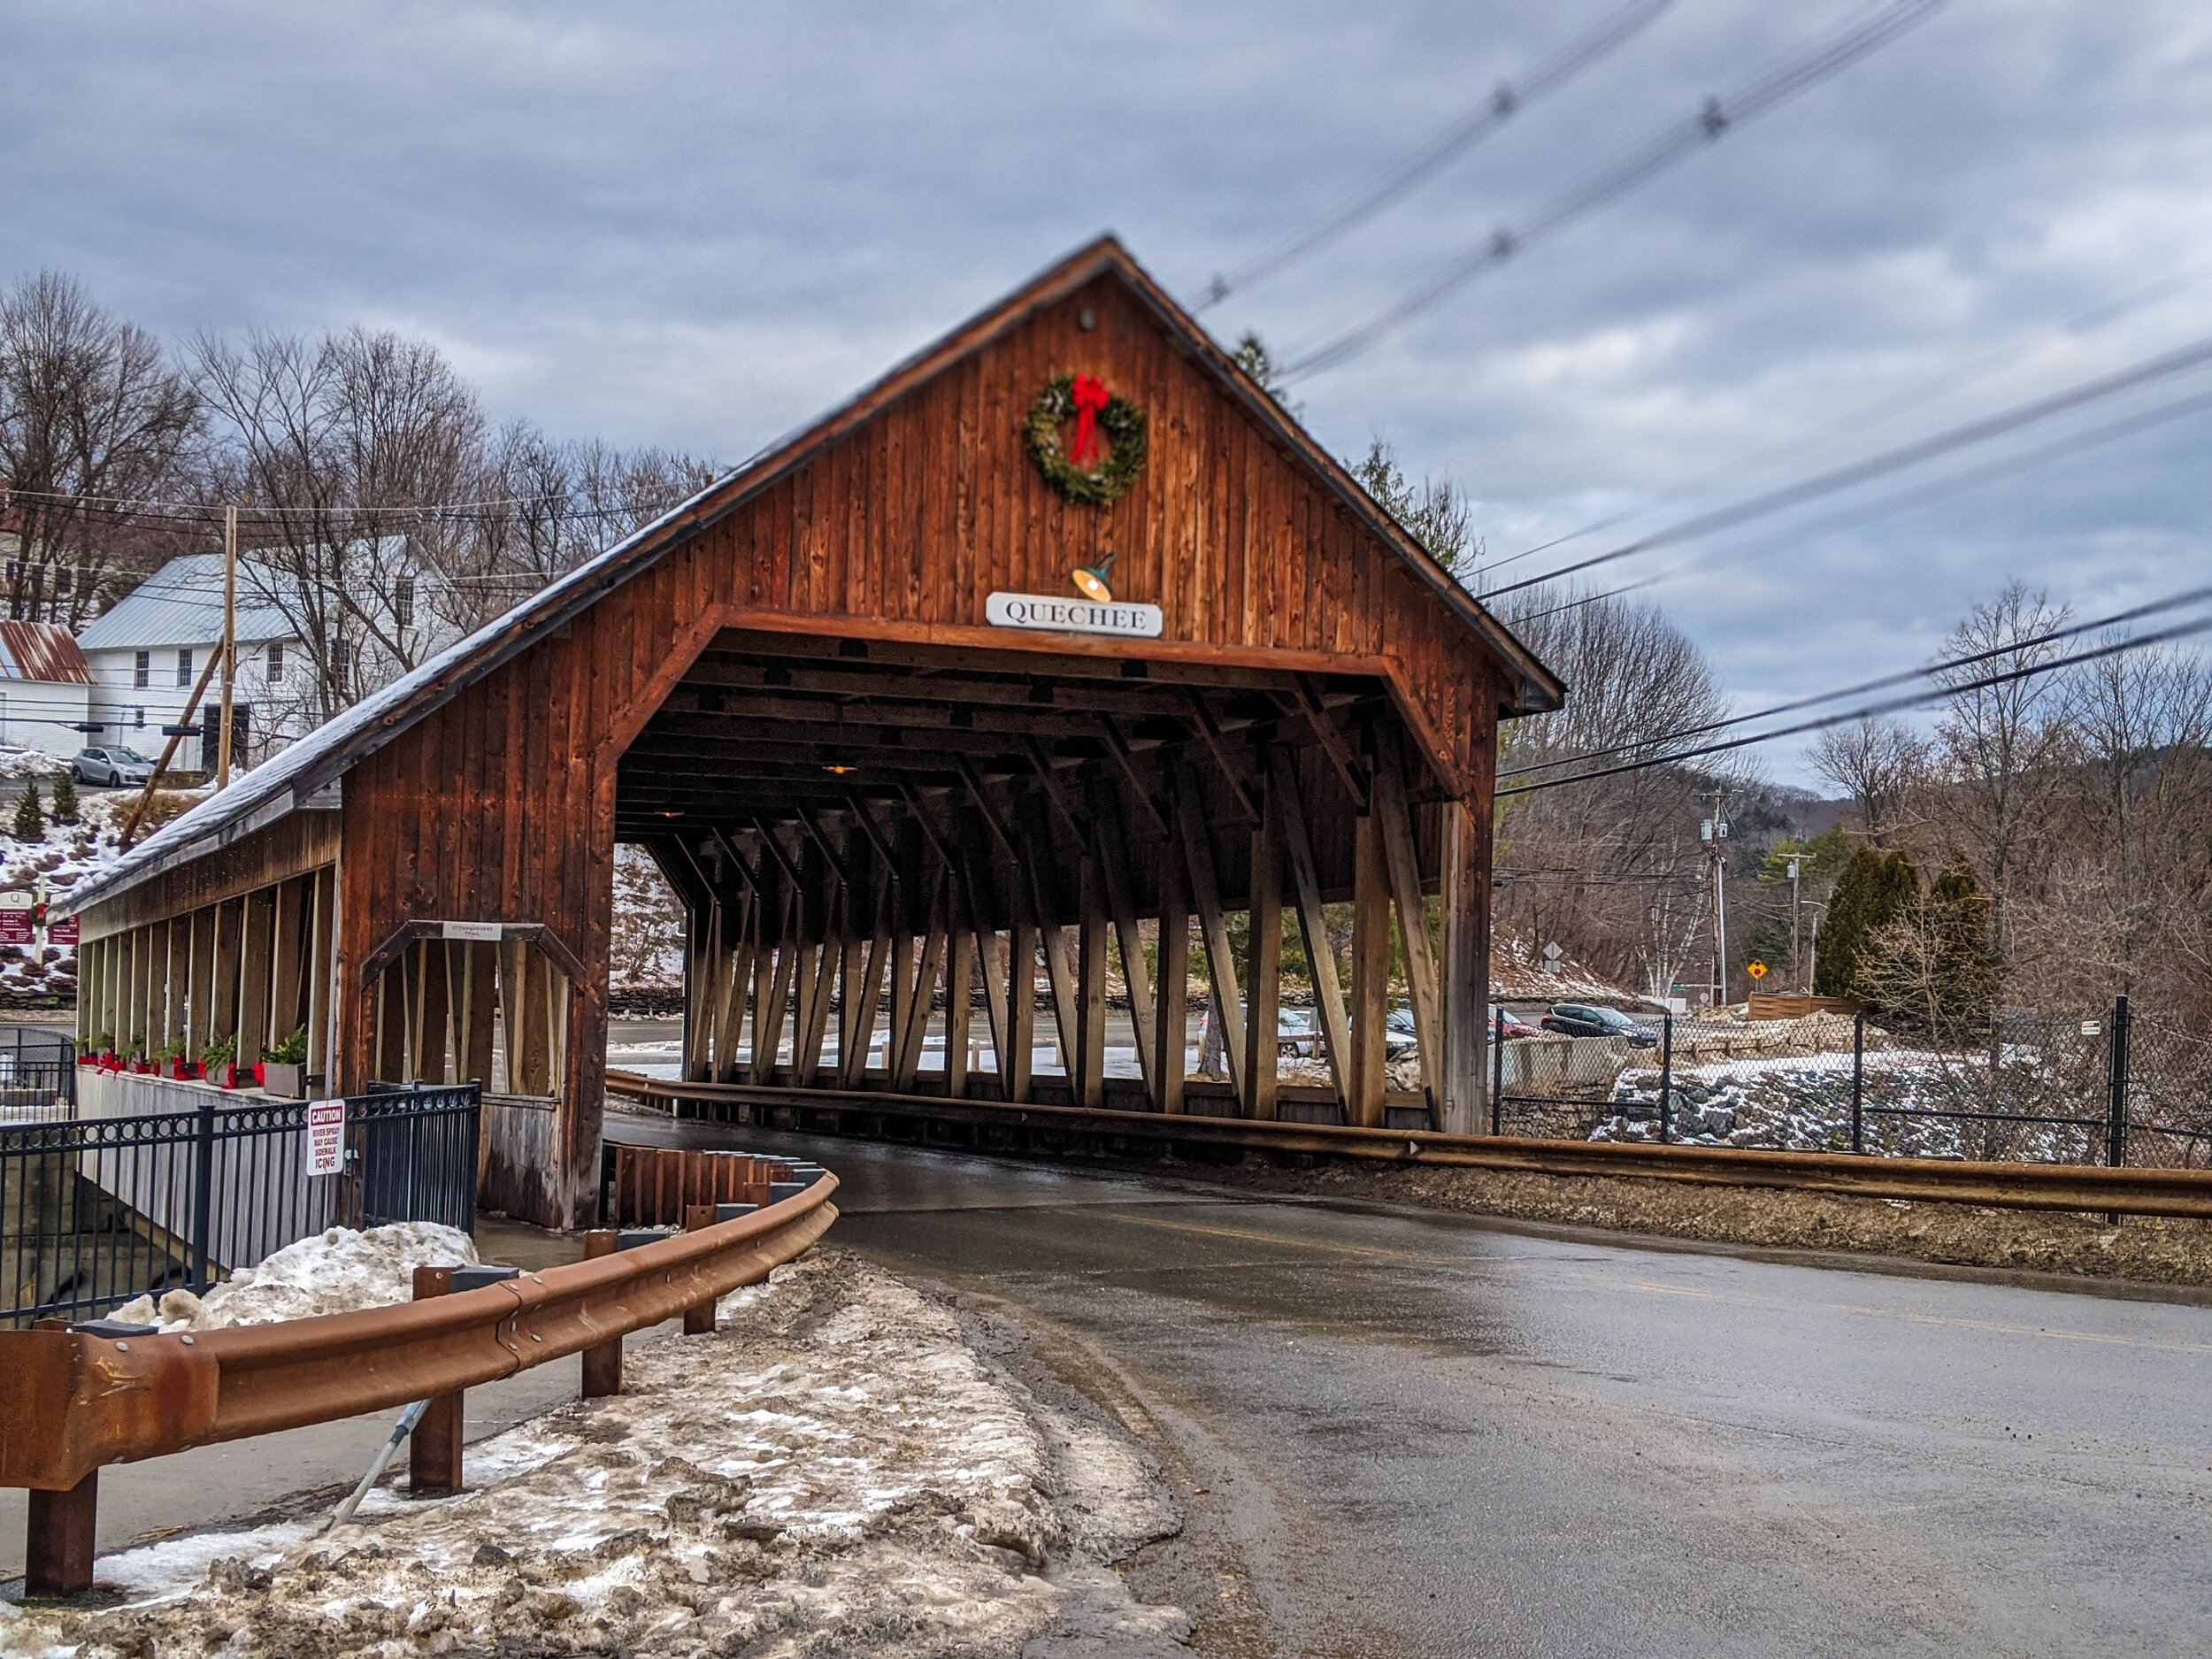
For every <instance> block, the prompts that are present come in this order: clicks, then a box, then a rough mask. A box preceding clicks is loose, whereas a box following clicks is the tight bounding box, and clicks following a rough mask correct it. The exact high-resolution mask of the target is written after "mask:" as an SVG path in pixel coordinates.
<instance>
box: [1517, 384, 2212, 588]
mask: <svg viewBox="0 0 2212 1659" xmlns="http://www.w3.org/2000/svg"><path fill="white" fill-rule="evenodd" d="M2206 411H2212V392H2202V393H2198V394H2196V395H2194V396H2189V397H2183V398H2177V399H2176V400H2175V401H2174V402H2172V403H2161V404H2159V405H2157V406H2156V407H2155V408H2153V409H2147V410H2143V411H2139V412H2137V413H2135V414H2132V415H2129V416H2126V417H2124V418H2123V419H2119V420H2115V421H2108V422H2107V423H2106V424H2105V425H2103V426H2096V427H2093V428H2091V429H2090V430H2089V431H2086V432H2080V433H2075V434H2070V436H2068V437H2065V438H2062V439H2059V440H2057V441H2056V442H2052V443H2047V444H2043V445H2040V446H2039V447H2037V448H2035V449H2025V450H2023V451H2021V452H2020V453H2019V454H2016V455H2008V456H2004V457H2000V458H1999V459H1997V460H1994V461H1991V462H1987V463H1985V464H1984V465H1980V466H1977V467H1971V468H1969V469H1967V470H1966V471H1964V472H1955V473H1952V474H1951V475H1949V476H1948V477H1946V478H1939V479H1936V480H1932V481H1930V482H1928V483H1925V484H1917V485H1914V486H1912V487H1911V488H1907V489H1902V490H1899V491H1897V492H1895V493H1893V494H1892V495H1885V496H1883V497H1882V498H1881V499H1879V500H1878V501H1874V502H1870V503H1864V504H1863V505H1861V506H1856V507H1852V508H1848V509H1847V510H1844V511H1839V512H1834V513H1831V514H1829V515H1828V516H1827V517H1826V518H1817V519H1815V520H1813V521H1812V522H1811V523H1809V524H1803V525H1797V526H1792V527H1790V528H1789V529H1788V530H1786V531H1781V532H1776V533H1773V534H1768V535H1766V536H1763V537H1762V538H1760V539H1758V540H1755V541H1751V542H1749V543H1744V544H1738V545H1736V546H1733V547H1727V548H1722V549H1717V550H1715V551H1713V552H1711V553H1707V554H1694V555H1692V556H1691V557H1688V558H1686V559H1683V560H1681V561H1679V562H1678V563H1676V564H1674V565H1669V566H1668V567H1667V568H1666V569H1664V570H1663V571H1655V572H1652V573H1651V574H1650V575H1648V576H1645V577H1641V578H1640V579H1638V580H1635V581H1632V582H1623V583H1622V584H1621V585H1620V586H1619V587H1617V588H1601V589H1599V590H1597V591H1595V592H1593V593H1586V594H1578V595H1576V596H1575V597H1574V598H1572V599H1568V600H1564V601H1563V602H1562V603H1558V604H1555V605H1551V606H1548V607H1547V608H1546V609H1544V610H1542V611H1511V612H1509V613H1508V614H1507V615H1506V618H1505V619H1506V621H1507V623H1508V625H1509V626H1514V627H1525V626H1528V625H1529V624H1530V623H1532V622H1540V621H1542V620H1544V619H1545V618H1548V617H1555V616H1559V615H1562V614H1563V613H1564V612H1566V611H1579V610H1580V609H1582V608H1583V607H1584V606H1585V605H1594V604H1601V603H1604V602H1605V601H1606V600H1608V599H1617V598H1619V597H1620V596H1621V595H1624V594H1632V593H1640V592H1641V591H1643V590H1644V589H1645V588H1655V587H1657V586H1658V585H1659V584H1660V583H1662V582H1665V581H1671V580H1673V579H1674V578H1676V577H1678V576H1680V575H1682V574H1684V573H1685V572H1688V571H1690V570H1693V569H1696V568H1698V567H1701V566H1704V567H1710V566H1712V565H1725V564H1728V563H1731V562H1732V561H1734V560H1737V559H1741V558H1745V557H1751V556H1753V555H1755V554H1760V553H1763V552H1764V553H1770V552H1772V551H1773V550H1774V549H1778V548H1783V547H1787V548H1790V549H1800V548H1802V547H1803V546H1804V545H1805V544H1806V543H1807V542H1809V541H1816V540H1818V539H1819V538H1820V537H1822V536H1825V535H1832V534H1835V533H1836V532H1837V531H1839V530H1847V529H1851V528H1855V527H1856V526H1860V525H1863V524H1866V523H1869V522H1870V521H1872V520H1874V519H1876V518H1886V517H1887V516H1888V515H1890V514H1892V513H1895V512H1903V511H1909V510H1910V509H1912V508H1915V507H1921V506H1925V505H1927V504H1928V503H1930V502H1933V501H1940V500H1943V499H1944V498H1946V497H1947V496H1951V495H1958V494H1960V493H1962V491H1965V490H1969V489H1972V488H1976V487H1978V486H1979V485H1982V484H1986V483H1988V482H1990V481H1991V480H1994V479H1999V478H2005V477H2008V476H2010V475H2012V474H2014V473H2017V472H2027V471H2029V470H2031V469H2032V468H2035V467H2039V466H2045V465H2050V464H2051V463H2053V462H2056V461H2062V460H2066V459H2069V458H2070V457H2074V456H2076V455H2078V454H2080V453H2082V452H2083V451H2085V450H2086V449H2093V448H2095V447H2096V446H2098V445H2100V444H2104V443H2110V442H2114V441H2115V440H2116V439H2120V438H2124V437H2131V436H2133V435H2134V434H2137V433H2139V432H2144V431H2147V430H2148V429H2150V428H2151V427H2154V426H2163V425H2165V424H2167V423H2168V422H2170V421H2174V420H2179V419H2185V417H2187V416H2190V415H2199V414H2203V413H2205V412H2206ZM1493 568H1494V567H1493ZM1501 591H1502V590H1501Z"/></svg>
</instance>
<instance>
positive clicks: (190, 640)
mask: <svg viewBox="0 0 2212 1659" xmlns="http://www.w3.org/2000/svg"><path fill="white" fill-rule="evenodd" d="M246 563H247V562H246V561H245V560H243V559H241V560H240V561H239V578H238V637H239V639H240V640H241V641H243V642H245V643H247V644H259V643H261V642H262V641H267V640H289V639H293V638H296V636H297V634H298V630H297V629H296V628H295V627H294V626H292V624H291V623H290V621H289V620H288V619H287V618H286V617H285V615H284V612H283V611H280V610H279V609H277V607H276V606H274V605H273V604H271V603H269V602H268V601H267V600H265V599H264V598H262V597H261V596H260V595H258V594H257V593H256V592H255V591H254V583H253V581H252V580H251V579H250V576H249V574H248V572H247V570H246ZM262 580H264V581H265V582H267V583H269V584H271V585H273V584H274V583H275V581H277V580H279V578H277V577H276V576H275V574H274V573H273V572H272V573H270V574H268V575H265V576H264V577H263V578H262ZM222 637H223V556H222V555H221V554H220V553H185V554H181V555H180V556H179V557H175V558H173V559H171V560H170V561H169V562H168V563H167V564H166V565H163V566H162V567H161V568H160V569H159V570H157V571H156V572H154V573H153V574H152V575H151V576H149V577H148V578H147V579H146V580H144V581H142V582H141V583H139V585H138V586H137V587H135V588H133V589H131V591H130V592H129V594H127V595H125V597H124V598H123V599H122V600H120V601H119V603H117V604H116V605H115V606H114V607H113V608H112V609H111V610H109V611H106V612H104V614H102V615H100V616H98V617H96V618H93V620H92V621H90V622H88V623H87V624H86V625H85V626H84V629H83V631H82V632H81V633H80V634H78V635H77V643H78V645H79V646H80V647H81V648H82V649H85V650H88V651H111V650H119V649H120V650H132V649H138V650H144V649H149V648H151V647H156V646H163V645H178V646H183V645H214V644H216V643H218V642H219V641H220V640H221V639H222Z"/></svg>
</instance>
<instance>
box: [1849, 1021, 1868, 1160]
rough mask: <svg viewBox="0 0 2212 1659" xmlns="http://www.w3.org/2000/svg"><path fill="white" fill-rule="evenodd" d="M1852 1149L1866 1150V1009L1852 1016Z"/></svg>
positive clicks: (1857, 1150) (1855, 1150)
mask: <svg viewBox="0 0 2212 1659" xmlns="http://www.w3.org/2000/svg"><path fill="white" fill-rule="evenodd" d="M1851 1149H1852V1150H1853V1151H1854V1152H1863V1151H1865V1150H1866V1010H1864V1009H1861V1010H1859V1011H1858V1012H1857V1013H1856V1014H1855V1015H1853V1016H1852V1018H1851Z"/></svg>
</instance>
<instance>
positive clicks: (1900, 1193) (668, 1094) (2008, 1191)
mask: <svg viewBox="0 0 2212 1659" xmlns="http://www.w3.org/2000/svg"><path fill="white" fill-rule="evenodd" d="M607 1089H608V1092H609V1093H611V1094H624V1095H627V1096H629V1097H631V1098H633V1099H637V1100H642V1101H649V1102H676V1101H720V1102H750V1103H754V1104H758V1105H773V1106H787V1107H797V1108H801V1109H803V1110H809V1111H832V1112H857V1113H863V1114H867V1115H870V1116H878V1117H890V1118H908V1119H913V1120H918V1121H935V1122H941V1123H960V1124H969V1125H995V1126H999V1127H1003V1128H1015V1129H1027V1130H1033V1131H1044V1132H1048V1133H1063V1134H1091V1135H1098V1136H1104V1137H1110V1138H1119V1139H1124V1140H1133V1141H1152V1142H1155V1143H1158V1142H1166V1143H1171V1144H1174V1143H1181V1144H1192V1145H1212V1146H1233V1147H1243V1148H1256V1149H1262V1150H1268V1151H1277V1152H1303V1153H1317V1154H1320V1155H1322V1156H1329V1157H1344V1158H1363V1159H1368V1160H1372V1161H1379V1162H1382V1163H1389V1164H1442V1165H1448V1166H1455V1167H1460V1168H1467V1169H1486V1170H1506V1171H1522V1172H1525V1173H1531V1174H1540V1175H1571V1176H1594V1175H1595V1176H1622V1177H1628V1178H1632V1179H1640V1180H1668V1181H1694V1182H1701V1183H1703V1184H1705V1185H1708V1186H1722V1187H1783V1188H1789V1189H1794V1190H1797V1191H1802V1192H1824V1193H1840V1194H1853V1195H1855V1196H1858V1197H1863V1198H1896V1199H1904V1200H1908V1201H1912V1202H1938V1203H1956V1204H1978V1205H1986V1206H1990V1207H1993V1208H2001V1209H2013V1210H2094V1211H2102V1212H2108V1213H2115V1214H2124V1215H2137V1216H2180V1217H2194V1218H2196V1219H2200V1220H2204V1219H2212V1171H2207V1170H2160V1169H2135V1168H2124V1169H2107V1168H2102V1167H2099V1166H2095V1165H2088V1164H1976V1163H1965V1162H1959V1161H1953V1160H1949V1159H1939V1158H1886V1157H1875V1156H1866V1155H1864V1154H1859V1153H1847V1152H1841V1153H1839V1152H1777V1151H1766V1150H1756V1149H1753V1148H1742V1147H1697V1146H1684V1145H1681V1144H1679V1143H1676V1144H1671V1145H1656V1144H1651V1143H1641V1144H1639V1143H1634V1142H1623V1141H1543V1140H1532V1139H1524V1138H1522V1137H1518V1136H1512V1135H1453V1134H1440V1133H1437V1132H1435V1131H1433V1130H1425V1129H1361V1128H1349V1127H1346V1126H1343V1125H1335V1124H1298V1123H1281V1122H1274V1123H1268V1122H1256V1121H1254V1120H1252V1119H1249V1118H1210V1117H1203V1116H1200V1115H1198V1114H1195V1113H1187V1114H1178V1115H1175V1116H1166V1115H1163V1114H1161V1113H1158V1112H1141V1111H1114V1110H1105V1109H1087V1108H1080V1107H1071V1106H1007V1105H1000V1104H997V1103H995V1102H979V1101H949V1100H944V1099H941V1098H938V1097H936V1096H933V1095H923V1094H889V1093H884V1092H879V1091H876V1090H870V1089H817V1088H776V1087H764V1086H757V1085H750V1084H742V1083H692V1082H672V1081H670V1080H668V1079H663V1078H648V1077H643V1076H641V1075H639V1074H638V1073H636V1072H632V1071H609V1072H608V1073H607Z"/></svg>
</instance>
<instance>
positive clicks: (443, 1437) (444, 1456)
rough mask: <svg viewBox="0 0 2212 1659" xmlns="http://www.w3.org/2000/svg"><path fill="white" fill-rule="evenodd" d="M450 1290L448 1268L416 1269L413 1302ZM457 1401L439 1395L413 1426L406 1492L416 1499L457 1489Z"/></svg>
mask: <svg viewBox="0 0 2212 1659" xmlns="http://www.w3.org/2000/svg"><path fill="white" fill-rule="evenodd" d="M452 1288H453V1270H452V1269H451V1268H449V1267H418V1268H417V1269H416V1270H415V1300H416V1301H417V1302H420V1301H422V1300H423V1299H424V1298H425V1297H427V1296H442V1295H444V1294H446V1293H447V1292H448V1291H449V1290H451V1289H452ZM461 1399H462V1396H461V1394H459V1393H458V1392H456V1393H453V1394H439V1395H437V1396H436V1397H435V1398H434V1399H433V1400H432V1401H431V1402H430V1405H429V1408H428V1409H426V1410H425V1411H424V1412H423V1414H422V1421H421V1422H419V1423H418V1424H416V1425H415V1432H414V1436H413V1439H412V1440H411V1443H410V1444H409V1447H408V1451H407V1490H408V1492H409V1494H411V1496H414V1497H418V1498H433V1497H436V1498H442V1497H444V1496H446V1495H447V1494H450V1493H455V1492H458V1491H459V1490H460V1489H461Z"/></svg>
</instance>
